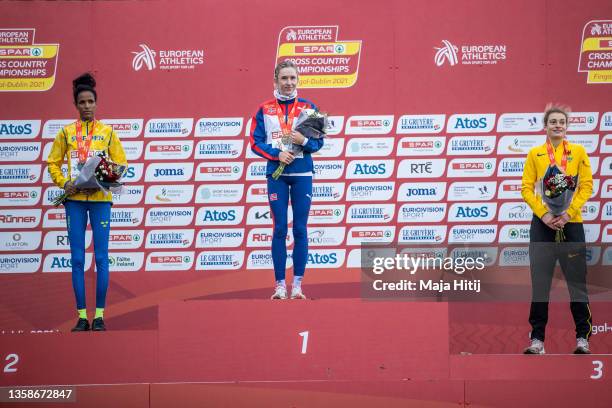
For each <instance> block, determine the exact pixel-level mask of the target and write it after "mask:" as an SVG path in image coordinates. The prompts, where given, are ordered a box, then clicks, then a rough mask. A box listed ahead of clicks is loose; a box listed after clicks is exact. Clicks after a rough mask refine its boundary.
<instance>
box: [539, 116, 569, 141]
mask: <svg viewBox="0 0 612 408" xmlns="http://www.w3.org/2000/svg"><path fill="white" fill-rule="evenodd" d="M544 128H545V129H546V135H547V136H548V138H549V139H550V140H551V142H555V141H561V140H563V138H564V137H565V133H566V132H567V119H566V118H565V115H564V114H562V113H558V112H553V113H551V114H550V115H548V122H546V124H545V125H544Z"/></svg>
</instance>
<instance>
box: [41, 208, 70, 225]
mask: <svg viewBox="0 0 612 408" xmlns="http://www.w3.org/2000/svg"><path fill="white" fill-rule="evenodd" d="M43 228H66V211H64V210H63V209H55V208H53V209H50V210H47V212H46V213H45V216H44V218H43Z"/></svg>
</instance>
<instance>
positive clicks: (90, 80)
mask: <svg viewBox="0 0 612 408" xmlns="http://www.w3.org/2000/svg"><path fill="white" fill-rule="evenodd" d="M84 91H89V92H91V93H93V95H94V99H95V100H96V102H97V101H98V94H97V93H96V79H95V78H94V77H93V75H91V74H90V73H89V72H86V73H84V74H81V75H79V76H78V77H77V78H75V79H74V80H73V81H72V94H73V96H74V103H75V104H76V103H77V98H78V96H79V94H80V93H81V92H84Z"/></svg>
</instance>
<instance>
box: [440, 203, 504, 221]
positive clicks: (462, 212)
mask: <svg viewBox="0 0 612 408" xmlns="http://www.w3.org/2000/svg"><path fill="white" fill-rule="evenodd" d="M496 210H497V203H487V204H482V205H469V204H453V206H452V207H451V211H450V216H449V221H463V220H473V221H490V220H492V219H493V217H494V216H495V211H496Z"/></svg>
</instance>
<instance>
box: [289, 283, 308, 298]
mask: <svg viewBox="0 0 612 408" xmlns="http://www.w3.org/2000/svg"><path fill="white" fill-rule="evenodd" d="M291 299H306V296H305V295H304V294H303V293H302V288H296V287H295V286H294V287H292V288H291Z"/></svg>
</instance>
